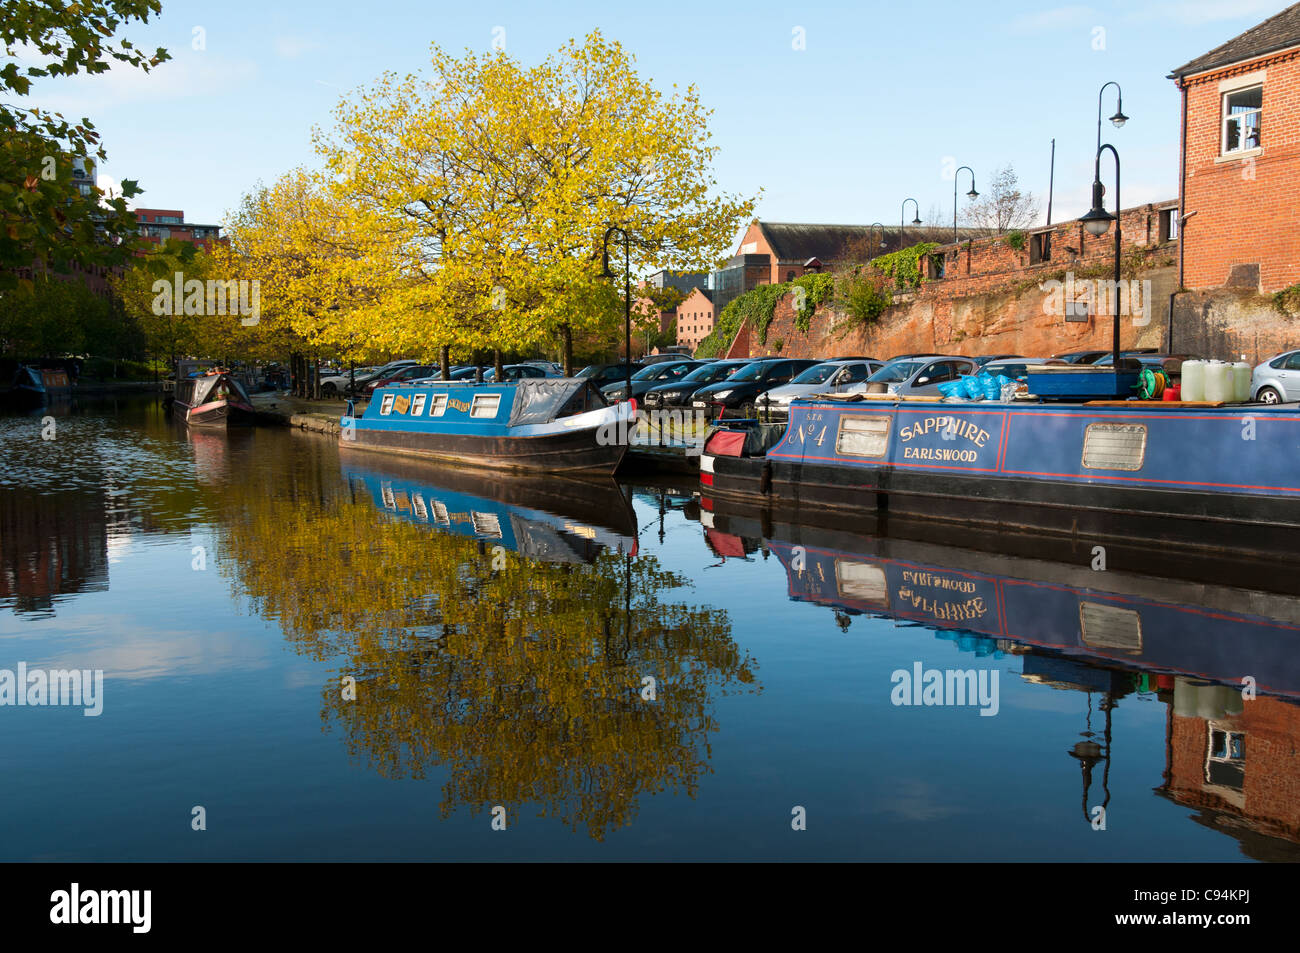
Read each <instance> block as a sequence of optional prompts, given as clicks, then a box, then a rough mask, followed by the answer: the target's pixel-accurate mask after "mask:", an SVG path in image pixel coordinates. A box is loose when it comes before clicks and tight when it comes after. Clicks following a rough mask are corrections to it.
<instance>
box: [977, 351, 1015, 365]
mask: <svg viewBox="0 0 1300 953" xmlns="http://www.w3.org/2000/svg"><path fill="white" fill-rule="evenodd" d="M1021 356H1022V355H1020V354H984V355H982V356H979V357H973V358H971V360H973V361H974V362H975V366H976V367H983V366H984V365H985V364H988V363H989V362H990V361H1005V360H1009V359H1010V358H1013V357H1021Z"/></svg>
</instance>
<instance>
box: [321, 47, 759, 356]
mask: <svg viewBox="0 0 1300 953" xmlns="http://www.w3.org/2000/svg"><path fill="white" fill-rule="evenodd" d="M431 67H432V69H431V72H430V74H429V75H427V76H406V77H398V76H396V75H393V74H388V75H385V76H383V77H382V78H381V79H380V80H379V81H378V82H377V83H376V84H374V85H373V86H372V87H370V88H368V89H365V90H363V91H362V92H361V93H359V94H358V95H357V96H356V97H355V98H353V99H349V100H345V101H343V102H341V103H340V105H339V106H338V108H337V110H336V120H337V122H336V126H335V128H334V129H333V130H332V131H331V132H329V133H324V132H318V133H317V148H318V151H319V153H320V155H321V156H322V158H323V159H324V161H325V163H326V165H327V167H328V168H329V169H330V170H331V171H332V172H334V173H335V174H336V176H337V182H336V183H334V186H333V193H334V196H335V200H336V203H337V207H338V208H339V209H340V210H342V211H345V212H346V214H347V215H348V216H349V218H350V220H351V222H352V223H353V227H354V229H355V230H356V232H357V233H358V234H360V233H362V232H364V233H365V234H366V235H368V236H370V237H372V238H373V239H374V240H376V241H382V242H384V243H386V245H387V247H388V248H389V253H390V258H391V262H390V270H391V272H392V273H393V274H395V275H397V276H399V277H400V280H399V281H396V282H394V283H393V284H392V285H391V286H389V287H387V288H384V289H382V310H381V311H378V312H376V313H374V314H373V315H372V316H371V317H372V318H373V320H369V321H368V322H367V323H366V327H365V330H366V332H367V333H368V334H369V335H370V336H372V337H373V338H374V339H375V340H376V341H377V342H380V343H381V346H382V347H383V348H385V349H388V350H392V351H400V352H402V353H408V354H411V355H413V356H420V357H425V358H433V357H434V356H435V353H436V350H437V348H438V347H439V345H443V344H446V345H450V346H453V347H454V348H456V350H457V351H458V352H459V353H460V354H462V355H466V354H468V353H470V352H473V351H480V350H489V349H502V350H516V351H518V350H522V349H525V348H529V347H545V346H548V345H552V344H553V343H554V342H555V340H556V337H557V335H558V333H559V332H560V330H561V329H562V328H568V329H569V330H571V331H572V333H574V334H577V335H583V334H585V333H591V332H594V333H597V334H600V335H604V336H610V337H612V336H613V332H614V330H615V328H617V327H618V325H619V324H620V319H621V317H622V310H623V308H622V303H621V300H620V295H619V292H620V291H621V288H620V287H619V286H620V285H621V284H622V283H621V282H609V281H608V280H606V279H604V278H602V277H601V274H600V272H601V264H602V262H601V249H602V239H603V237H604V236H605V234H606V229H607V228H608V227H609V226H610V225H617V226H619V227H620V228H622V229H624V230H626V232H627V234H628V236H629V241H628V249H629V251H630V259H631V270H632V274H633V277H634V279H635V276H636V275H638V274H642V273H644V272H646V271H648V270H650V269H652V268H661V267H664V268H676V269H680V270H700V269H701V268H706V267H708V266H710V265H712V264H713V263H715V262H716V261H717V260H718V259H719V258H720V257H721V256H722V255H723V254H724V253H725V249H726V247H727V245H728V244H729V242H730V240H731V237H732V235H733V234H734V233H735V231H736V230H737V228H738V226H739V224H740V223H741V222H743V221H744V220H746V219H747V218H748V217H749V216H750V214H751V212H752V208H753V202H752V200H749V199H742V198H739V197H735V196H726V195H723V196H718V195H715V194H713V192H714V186H715V180H714V179H713V177H712V173H711V171H710V165H711V162H712V159H713V157H714V155H715V153H716V151H717V150H716V147H714V146H712V145H710V144H709V129H708V123H709V115H710V113H709V111H708V110H707V109H705V108H704V106H703V105H702V104H701V102H700V98H699V95H698V92H697V91H696V89H695V88H694V87H690V88H687V89H686V90H684V91H680V92H679V91H677V90H674V91H673V93H672V95H665V94H664V93H662V92H660V91H659V90H658V89H656V88H655V87H654V86H653V85H652V84H651V83H650V82H648V81H646V80H643V79H642V78H641V77H640V76H639V75H638V74H637V73H636V71H635V69H634V64H633V61H632V58H631V57H630V56H629V55H628V54H627V53H626V52H625V51H624V50H623V48H622V47H621V46H620V45H619V44H618V43H616V42H611V41H609V40H606V39H605V38H604V37H603V36H601V35H600V34H599V33H592V34H591V35H589V36H588V37H586V39H585V40H584V41H583V42H581V43H578V42H574V41H570V43H568V44H567V45H566V46H564V47H563V48H561V49H560V50H559V51H558V52H557V53H555V54H553V55H552V56H550V57H549V58H547V59H546V60H545V61H544V62H542V63H540V64H538V65H536V66H532V67H526V66H524V65H522V64H520V63H519V62H518V61H516V60H514V59H512V58H511V57H509V56H508V55H507V54H506V53H505V52H504V51H500V50H498V51H494V52H491V53H488V54H484V55H481V56H480V55H475V54H472V53H467V54H466V55H465V56H463V57H461V58H454V57H452V56H450V55H448V54H446V53H444V52H443V51H442V50H441V49H439V48H438V47H437V46H435V47H434V48H433V51H432V63H431ZM611 246H612V247H611V259H612V260H611V267H612V268H613V269H614V270H616V271H617V272H619V273H621V272H622V270H623V251H624V249H623V243H622V240H621V237H619V238H617V239H616V242H612V243H611ZM355 316H358V317H362V316H363V315H360V314H355ZM348 322H349V316H346V315H340V316H339V319H338V323H339V324H340V325H347V324H348ZM329 333H331V334H335V335H336V336H337V333H336V332H335V331H331V332H329Z"/></svg>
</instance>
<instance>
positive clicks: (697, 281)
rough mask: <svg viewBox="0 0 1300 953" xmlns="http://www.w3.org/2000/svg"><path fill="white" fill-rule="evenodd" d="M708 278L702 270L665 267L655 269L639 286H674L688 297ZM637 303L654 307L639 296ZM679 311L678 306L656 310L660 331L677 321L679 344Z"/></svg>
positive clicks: (660, 287) (703, 284) (702, 285)
mask: <svg viewBox="0 0 1300 953" xmlns="http://www.w3.org/2000/svg"><path fill="white" fill-rule="evenodd" d="M708 280H709V276H708V275H707V274H705V273H704V272H702V271H697V272H682V271H669V270H667V269H661V270H660V271H656V272H655V273H654V274H652V275H651V276H650V277H649V278H647V279H646V280H645V281H644V282H642V284H641V287H642V288H656V289H658V290H661V291H662V290H663V289H665V288H674V289H676V290H677V291H678V292H679V293H680V294H682V295H683V296H685V297H690V295H691V293H692V292H694V291H695V290H696V289H699V288H703V287H704V286H705V285H706V284H707V283H708ZM638 303H639V304H641V305H642V306H643V307H645V308H646V309H647V310H650V309H652V308H653V307H654V303H653V302H652V301H651V300H650V299H649V298H640V299H639V301H638ZM680 313H681V307H680V306H678V307H676V308H665V309H663V310H661V311H658V312H656V314H657V315H658V318H659V330H660V332H664V331H667V330H668V329H669V327H671V326H672V323H673V321H677V322H678V334H677V340H678V343H679V344H680V343H681V330H680V325H681V317H680Z"/></svg>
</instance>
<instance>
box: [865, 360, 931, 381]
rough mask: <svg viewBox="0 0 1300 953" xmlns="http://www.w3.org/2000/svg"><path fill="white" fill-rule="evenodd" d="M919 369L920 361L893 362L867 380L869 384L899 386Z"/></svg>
mask: <svg viewBox="0 0 1300 953" xmlns="http://www.w3.org/2000/svg"><path fill="white" fill-rule="evenodd" d="M920 367H921V362H920V361H894V362H893V363H892V364H886V365H885V366H884V367H882V368H881V369H880V370H878V371H876V373H874V374H872V375H871V376H870V377H868V378H867V381H868V383H871V384H901V383H902V382H903V381H905V380H907V379H908V378H909V377H911V376H912V375H913V374H915V373H916V372H917V370H919V369H920Z"/></svg>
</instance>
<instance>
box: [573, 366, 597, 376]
mask: <svg viewBox="0 0 1300 953" xmlns="http://www.w3.org/2000/svg"><path fill="white" fill-rule="evenodd" d="M599 373H600V367H599V365H596V364H588V365H587V366H586V367H584V368H583V369H582V370H580V371H578V373H576V374H574V375H573V376H574V377H581V378H582V379H583V380H586V379H587V378H588V377H595V376H596V375H597V374H599Z"/></svg>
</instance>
